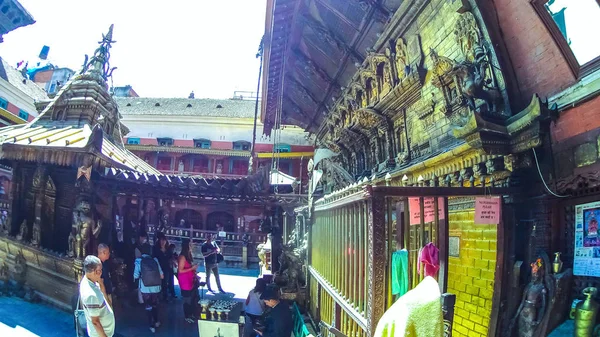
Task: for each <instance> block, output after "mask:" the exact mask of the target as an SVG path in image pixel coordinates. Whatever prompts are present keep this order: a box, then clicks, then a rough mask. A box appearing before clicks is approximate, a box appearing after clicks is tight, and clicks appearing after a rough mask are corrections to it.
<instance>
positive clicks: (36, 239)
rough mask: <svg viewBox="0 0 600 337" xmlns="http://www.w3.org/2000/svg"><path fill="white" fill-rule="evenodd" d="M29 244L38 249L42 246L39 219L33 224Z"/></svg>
mask: <svg viewBox="0 0 600 337" xmlns="http://www.w3.org/2000/svg"><path fill="white" fill-rule="evenodd" d="M31 244H32V245H34V246H35V247H39V246H40V245H41V244H42V228H41V227H40V221H39V218H38V219H36V220H35V221H34V222H33V230H32V231H31Z"/></svg>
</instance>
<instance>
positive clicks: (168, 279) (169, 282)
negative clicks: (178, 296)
mask: <svg viewBox="0 0 600 337" xmlns="http://www.w3.org/2000/svg"><path fill="white" fill-rule="evenodd" d="M163 272H164V274H165V277H164V278H163V279H162V287H161V291H162V296H163V299H165V300H166V299H167V298H168V297H169V294H170V295H171V296H175V282H174V280H173V269H166V268H165V269H163Z"/></svg>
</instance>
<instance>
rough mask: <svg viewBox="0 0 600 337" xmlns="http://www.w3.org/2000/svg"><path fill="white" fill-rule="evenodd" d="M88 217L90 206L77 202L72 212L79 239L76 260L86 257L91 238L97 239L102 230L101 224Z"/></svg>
mask: <svg viewBox="0 0 600 337" xmlns="http://www.w3.org/2000/svg"><path fill="white" fill-rule="evenodd" d="M90 216H91V214H90V204H89V203H88V202H87V201H81V202H79V205H77V207H76V208H75V210H74V211H73V217H74V219H73V220H74V226H76V229H77V231H78V232H77V233H78V235H79V237H80V240H79V243H77V245H76V250H79V251H80V254H76V255H77V257H78V258H84V257H86V256H87V255H88V253H89V252H90V251H89V245H90V243H91V240H92V236H93V237H94V238H98V236H99V235H100V230H101V229H102V223H101V222H100V221H97V222H96V221H94V219H92V218H91V217H90ZM76 239H77V238H76Z"/></svg>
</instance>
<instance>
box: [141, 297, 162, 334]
mask: <svg viewBox="0 0 600 337" xmlns="http://www.w3.org/2000/svg"><path fill="white" fill-rule="evenodd" d="M142 297H143V298H144V306H145V307H146V315H148V323H149V324H150V327H151V328H152V327H154V324H156V322H158V293H152V294H146V293H142Z"/></svg>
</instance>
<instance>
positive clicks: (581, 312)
mask: <svg viewBox="0 0 600 337" xmlns="http://www.w3.org/2000/svg"><path fill="white" fill-rule="evenodd" d="M597 292H598V290H597V289H596V288H593V287H588V288H585V289H583V295H585V297H586V299H585V300H584V301H582V302H579V303H577V310H576V311H575V330H574V331H573V336H574V337H591V336H593V332H594V327H595V325H596V318H597V316H598V308H599V307H600V306H599V305H598V303H597V302H596V301H594V300H593V299H592V297H594V296H595V295H596V293H597Z"/></svg>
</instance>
